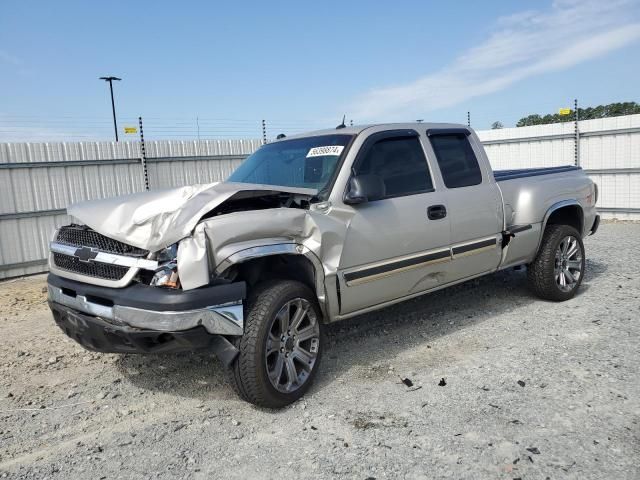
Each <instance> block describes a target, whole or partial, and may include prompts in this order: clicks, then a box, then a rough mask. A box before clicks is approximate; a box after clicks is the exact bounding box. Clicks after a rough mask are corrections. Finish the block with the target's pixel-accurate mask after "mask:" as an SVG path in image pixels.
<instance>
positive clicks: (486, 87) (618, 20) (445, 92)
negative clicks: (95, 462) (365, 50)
mask: <svg viewBox="0 0 640 480" xmlns="http://www.w3.org/2000/svg"><path fill="white" fill-rule="evenodd" d="M634 16H636V17H637V7H636V8H635V11H634V2H633V0H612V1H607V2H605V1H602V0H558V1H556V2H554V3H553V5H552V7H551V9H550V10H549V11H547V12H536V11H525V12H520V13H517V14H514V15H510V16H507V17H502V18H499V19H497V21H496V24H495V29H494V31H493V33H492V34H491V35H490V36H489V38H488V39H487V40H486V41H484V42H483V43H481V44H480V45H478V46H476V47H473V48H471V49H469V50H467V51H466V52H464V53H463V54H462V55H460V56H458V58H456V59H455V60H454V61H453V62H452V63H451V64H449V65H447V66H446V67H444V68H442V69H441V70H439V71H436V72H434V73H431V74H428V75H426V76H424V77H422V78H419V79H417V80H415V81H413V82H410V83H407V84H404V85H397V86H391V87H383V88H376V89H373V90H371V91H369V92H368V93H365V94H364V95H362V96H360V97H359V98H357V99H356V100H355V102H354V104H353V105H352V107H351V108H350V109H349V111H351V112H354V113H353V116H354V118H357V119H358V120H359V121H361V120H364V121H366V120H376V119H377V120H380V119H383V118H384V119H389V118H396V119H400V118H404V119H406V118H415V116H416V115H419V114H422V113H424V112H427V111H431V110H436V109H438V108H444V107H450V106H453V105H457V104H460V103H462V102H464V101H466V100H468V99H470V98H473V97H478V96H481V95H486V94H489V93H493V92H497V91H499V90H502V89H504V88H506V87H508V86H509V85H511V84H513V83H515V82H517V81H520V80H523V79H525V78H528V77H531V76H534V75H539V74H542V73H546V72H551V71H557V70H563V69H566V68H569V67H572V66H574V65H577V64H579V63H582V62H585V61H587V60H590V59H593V58H596V57H598V56H602V55H605V54H606V53H608V52H611V51H613V50H616V49H618V48H621V47H624V46H625V45H628V44H630V43H632V42H634V41H637V40H638V39H640V22H637V21H634V20H636V19H634V18H633V17H634Z"/></svg>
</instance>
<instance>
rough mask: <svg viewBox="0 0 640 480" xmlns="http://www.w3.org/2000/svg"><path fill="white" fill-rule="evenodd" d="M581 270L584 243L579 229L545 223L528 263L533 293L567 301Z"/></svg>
mask: <svg viewBox="0 0 640 480" xmlns="http://www.w3.org/2000/svg"><path fill="white" fill-rule="evenodd" d="M584 272H585V253H584V244H583V243H582V238H581V237H580V234H579V233H578V231H577V230H576V229H575V228H573V227H571V226H569V225H549V226H547V228H546V229H545V231H544V235H543V237H542V243H541V244H540V249H539V250H538V254H537V256H536V258H535V259H534V261H533V262H531V263H530V264H529V265H528V266H527V279H528V281H529V285H530V286H531V289H532V290H533V291H534V293H535V294H536V295H537V296H538V297H540V298H543V299H545V300H552V301H555V302H563V301H565V300H569V299H570V298H573V297H574V295H575V294H576V292H577V290H578V287H580V284H581V283H582V278H583V277H584Z"/></svg>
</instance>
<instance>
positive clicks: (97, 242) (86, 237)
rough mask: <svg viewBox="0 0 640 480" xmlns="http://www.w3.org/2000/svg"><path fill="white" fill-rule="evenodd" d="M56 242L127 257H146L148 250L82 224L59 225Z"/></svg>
mask: <svg viewBox="0 0 640 480" xmlns="http://www.w3.org/2000/svg"><path fill="white" fill-rule="evenodd" d="M56 242H58V243H63V244H65V245H72V246H74V247H91V248H96V249H98V250H100V251H102V252H107V253H114V254H116V255H127V256H129V257H142V258H144V257H146V256H147V255H148V254H149V252H148V251H147V250H143V249H142V248H137V247H133V246H131V245H127V244H126V243H123V242H119V241H117V240H114V239H112V238H109V237H105V236H104V235H102V234H100V233H98V232H96V231H94V230H91V229H90V228H88V227H85V226H82V225H68V226H65V227H60V230H58V235H57V237H56Z"/></svg>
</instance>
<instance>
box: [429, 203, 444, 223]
mask: <svg viewBox="0 0 640 480" xmlns="http://www.w3.org/2000/svg"><path fill="white" fill-rule="evenodd" d="M446 216H447V209H446V208H445V206H444V205H431V206H430V207H429V208H427V217H429V220H440V219H441V218H444V217H446Z"/></svg>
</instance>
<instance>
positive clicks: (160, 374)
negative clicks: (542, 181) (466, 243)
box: [0, 223, 640, 480]
mask: <svg viewBox="0 0 640 480" xmlns="http://www.w3.org/2000/svg"><path fill="white" fill-rule="evenodd" d="M612 246H615V248H613V247H612ZM585 247H586V252H587V267H586V275H585V279H584V283H583V285H582V287H581V290H580V292H579V293H578V295H577V296H576V297H575V298H574V299H572V300H570V301H568V302H564V303H554V302H544V301H541V300H539V299H537V298H535V297H534V296H533V295H532V294H531V293H530V292H529V290H528V289H527V286H526V269H521V270H517V271H514V270H509V271H504V272H498V273H496V274H493V275H489V276H487V277H483V278H479V279H475V280H472V281H469V282H466V283H464V284H462V285H459V286H456V287H453V288H449V289H446V290H442V291H439V292H435V293H433V294H430V295H427V296H424V297H420V298H416V299H413V300H410V301H408V302H405V303H402V304H398V305H394V306H392V307H389V308H387V309H385V310H381V311H378V312H372V313H369V314H366V315H363V316H361V317H358V318H355V319H352V320H347V321H344V322H339V323H336V324H332V325H328V326H327V328H326V340H327V341H326V344H325V350H324V355H323V359H322V365H321V367H320V370H319V372H318V376H317V378H316V383H315V384H314V385H313V386H312V388H311V389H310V391H309V392H308V393H307V395H306V396H305V397H303V398H302V399H300V400H299V401H298V402H296V403H294V404H293V405H290V406H288V407H286V408H284V409H282V410H279V411H273V410H265V409H260V408H256V407H254V406H252V405H249V404H247V403H245V402H243V401H241V400H239V399H238V398H237V397H236V396H235V394H234V393H233V391H232V390H231V388H230V387H229V386H228V385H227V384H226V383H225V381H224V372H223V371H222V368H221V366H220V365H219V363H218V362H217V360H216V359H215V358H214V357H213V355H211V354H210V353H208V352H201V353H197V354H187V353H184V354H175V355H165V356H160V355H157V356H156V355H149V356H144V355H111V354H99V353H94V352H88V351H86V350H83V349H82V347H80V346H79V345H78V344H76V343H75V342H73V341H72V340H71V339H69V338H67V337H66V336H65V335H64V334H63V333H62V332H61V331H60V330H59V329H58V327H56V326H55V324H54V322H53V319H52V318H51V314H50V312H49V311H48V308H47V304H46V288H45V276H44V275H38V276H32V277H26V278H23V279H18V280H11V281H7V282H0V338H1V339H2V342H1V343H0V478H11V479H35V478H47V479H49V480H66V479H75V478H82V479H84V478H96V479H98V478H104V479H117V478H127V479H129V478H131V479H148V478H180V479H200V478H203V479H204V478H230V479H234V478H237V479H245V478H286V477H297V478H305V479H307V478H308V479H324V478H359V479H367V478H369V479H373V478H375V479H395V478H407V479H418V478H473V479H483V478H487V479H495V478H498V479H504V480H511V479H515V478H521V479H528V478H541V479H545V478H551V479H557V478H576V479H611V478H615V479H616V480H626V479H629V480H632V479H633V480H635V479H638V478H640V450H639V449H638V445H640V355H638V338H640V322H638V318H640V276H639V275H638V264H640V224H630V223H616V224H610V223H603V224H602V225H601V227H600V230H599V231H598V233H597V234H596V235H594V236H591V237H588V238H587V239H586V240H585ZM398 377H400V380H399V379H398ZM520 382H522V383H520ZM525 382H526V384H525ZM409 383H410V385H409ZM445 385H446V388H440V387H444V386H445ZM525 385H526V387H525Z"/></svg>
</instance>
